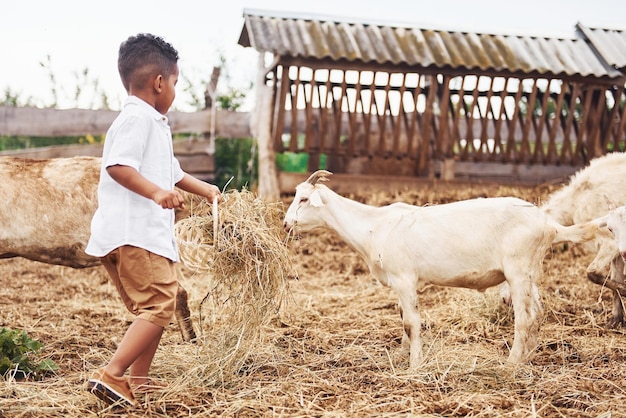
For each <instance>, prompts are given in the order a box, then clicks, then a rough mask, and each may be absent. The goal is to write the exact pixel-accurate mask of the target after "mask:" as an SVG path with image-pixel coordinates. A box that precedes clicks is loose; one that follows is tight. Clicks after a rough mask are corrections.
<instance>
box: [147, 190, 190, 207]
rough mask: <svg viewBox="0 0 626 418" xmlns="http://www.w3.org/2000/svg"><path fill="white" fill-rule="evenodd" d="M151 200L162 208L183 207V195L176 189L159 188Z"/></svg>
mask: <svg viewBox="0 0 626 418" xmlns="http://www.w3.org/2000/svg"><path fill="white" fill-rule="evenodd" d="M152 200H154V201H155V202H156V204H157V205H159V206H161V207H162V208H163V209H175V208H179V209H185V203H184V200H183V195H181V194H180V193H179V192H178V190H165V189H160V190H158V191H157V192H156V193H155V194H154V196H152Z"/></svg>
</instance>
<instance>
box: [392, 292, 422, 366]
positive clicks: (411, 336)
mask: <svg viewBox="0 0 626 418" xmlns="http://www.w3.org/2000/svg"><path fill="white" fill-rule="evenodd" d="M398 294H399V295H400V311H401V315H402V328H403V329H404V335H403V336H402V342H403V345H404V344H406V342H407V341H408V346H409V365H410V367H411V368H414V367H418V366H419V365H420V363H421V361H422V340H421V338H420V331H421V321H420V314H419V311H418V308H417V291H416V290H415V289H403V290H402V291H399V292H398Z"/></svg>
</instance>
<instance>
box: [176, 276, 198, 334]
mask: <svg viewBox="0 0 626 418" xmlns="http://www.w3.org/2000/svg"><path fill="white" fill-rule="evenodd" d="M176 321H177V322H178V326H179V327H180V333H181V335H182V337H183V341H195V339H196V332H195V330H194V329H193V323H192V321H191V312H190V310H189V303H188V300H187V290H185V288H184V287H183V286H182V285H181V284H180V282H178V292H177V293H176Z"/></svg>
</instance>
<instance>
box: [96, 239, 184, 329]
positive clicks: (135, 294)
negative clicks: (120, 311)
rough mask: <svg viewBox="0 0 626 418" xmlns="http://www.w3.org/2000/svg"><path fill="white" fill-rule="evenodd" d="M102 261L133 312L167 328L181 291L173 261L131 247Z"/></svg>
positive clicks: (118, 250) (118, 249) (118, 251)
mask: <svg viewBox="0 0 626 418" xmlns="http://www.w3.org/2000/svg"><path fill="white" fill-rule="evenodd" d="M101 260H102V265H103V266H104V268H105V269H106V271H107V272H108V273H109V276H110V277H111V281H112V282H113V284H114V285H115V287H116V288H117V290H118V292H119V294H120V296H121V297H122V301H123V302H124V305H126V308H128V310H129V311H130V312H131V313H133V314H135V315H137V317H138V318H141V319H145V320H146V321H150V322H152V323H154V324H156V325H159V326H162V327H164V328H165V327H166V326H167V325H168V324H169V323H170V322H171V320H172V317H173V316H174V310H175V309H176V293H177V292H178V280H177V279H176V269H175V267H174V262H172V261H171V260H170V259H168V258H165V257H162V256H160V255H157V254H154V253H151V252H150V251H147V250H144V249H143V248H138V247H133V246H130V245H124V246H122V247H119V248H116V249H115V250H113V251H111V252H110V253H109V254H107V255H105V256H104V257H102V259H101Z"/></svg>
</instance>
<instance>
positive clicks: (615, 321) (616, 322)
mask: <svg viewBox="0 0 626 418" xmlns="http://www.w3.org/2000/svg"><path fill="white" fill-rule="evenodd" d="M625 325H626V323H625V322H624V318H619V317H614V316H613V317H611V318H609V320H608V321H607V322H606V327H607V328H608V329H617V328H622V327H623V326H625Z"/></svg>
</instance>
